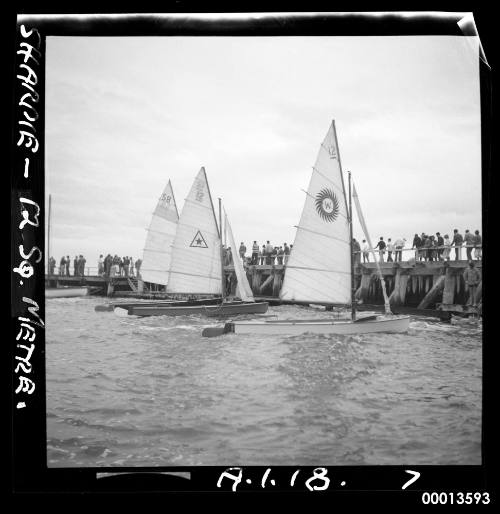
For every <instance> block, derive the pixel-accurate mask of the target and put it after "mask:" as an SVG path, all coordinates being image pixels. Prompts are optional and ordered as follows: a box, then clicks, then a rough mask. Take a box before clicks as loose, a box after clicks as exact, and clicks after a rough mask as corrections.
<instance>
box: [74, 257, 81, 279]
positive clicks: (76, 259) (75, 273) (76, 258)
mask: <svg viewBox="0 0 500 514" xmlns="http://www.w3.org/2000/svg"><path fill="white" fill-rule="evenodd" d="M79 274H80V273H78V255H75V258H74V259H73V276H75V277H77V276H78V275H79Z"/></svg>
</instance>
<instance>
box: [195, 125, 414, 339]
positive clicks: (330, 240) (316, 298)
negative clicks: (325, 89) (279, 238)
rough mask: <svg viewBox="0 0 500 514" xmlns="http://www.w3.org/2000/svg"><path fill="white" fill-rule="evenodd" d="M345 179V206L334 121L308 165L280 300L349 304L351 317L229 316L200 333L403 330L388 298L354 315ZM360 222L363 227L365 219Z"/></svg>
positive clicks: (402, 320)
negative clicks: (378, 311)
mask: <svg viewBox="0 0 500 514" xmlns="http://www.w3.org/2000/svg"><path fill="white" fill-rule="evenodd" d="M350 179H351V177H350V174H349V205H348V203H347V198H348V196H347V194H346V190H345V187H344V179H343V174H342V166H341V161H340V154H339V150H338V142H337V134H336V131H335V122H334V121H333V122H332V124H331V126H330V128H329V130H328V132H327V134H326V137H325V139H324V140H323V142H322V143H321V146H320V149H319V152H318V156H317V159H316V163H315V166H314V167H313V172H312V176H311V180H310V183H309V188H308V190H307V194H306V199H305V204H304V208H303V211H302V216H301V218H300V222H299V225H298V226H297V232H296V236H295V241H294V243H293V249H292V251H291V254H290V257H289V260H288V263H287V266H286V271H285V277H284V281H283V286H282V289H281V291H280V299H281V300H287V301H292V302H295V301H296V302H307V303H311V304H314V303H316V304H326V305H338V306H346V305H350V306H351V319H350V320H342V321H335V320H334V319H332V318H325V319H318V320H300V319H290V320H265V321H233V322H230V323H226V325H225V326H224V327H222V328H221V327H211V328H206V329H205V330H204V331H203V333H202V335H204V336H206V337H213V336H216V335H220V334H224V333H236V334H278V335H279V334H283V335H295V334H303V333H306V332H310V333H316V334H364V333H371V332H405V331H406V330H407V329H408V327H409V316H394V315H392V314H390V310H388V306H389V304H388V301H386V315H382V316H378V315H377V316H368V317H365V318H361V319H356V310H355V307H356V304H355V300H354V292H355V291H354V262H353V249H352V209H351V187H350V186H351V182H350ZM358 215H360V211H359V210H358ZM362 226H363V228H364V229H365V228H366V224H364V220H363V223H362ZM370 246H371V244H370ZM382 283H383V280H382ZM383 285H384V284H383ZM384 292H385V288H384Z"/></svg>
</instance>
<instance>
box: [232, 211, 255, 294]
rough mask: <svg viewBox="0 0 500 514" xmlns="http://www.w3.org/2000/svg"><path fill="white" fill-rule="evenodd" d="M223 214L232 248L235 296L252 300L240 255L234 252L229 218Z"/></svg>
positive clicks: (234, 244)
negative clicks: (235, 283)
mask: <svg viewBox="0 0 500 514" xmlns="http://www.w3.org/2000/svg"><path fill="white" fill-rule="evenodd" d="M224 214H225V232H226V234H227V237H228V239H229V247H230V248H232V249H233V252H234V253H233V263H234V271H235V273H236V280H237V283H238V285H237V287H236V296H238V297H239V298H241V299H242V300H243V301H244V302H254V301H255V299H254V297H253V293H252V289H251V288H250V284H249V283H248V278H247V274H246V273H245V270H244V269H243V264H242V262H241V259H240V256H239V255H238V254H236V252H235V250H236V248H237V247H236V243H235V242H234V236H233V231H232V230H231V225H230V224H229V220H228V218H227V214H226V213H225V212H224Z"/></svg>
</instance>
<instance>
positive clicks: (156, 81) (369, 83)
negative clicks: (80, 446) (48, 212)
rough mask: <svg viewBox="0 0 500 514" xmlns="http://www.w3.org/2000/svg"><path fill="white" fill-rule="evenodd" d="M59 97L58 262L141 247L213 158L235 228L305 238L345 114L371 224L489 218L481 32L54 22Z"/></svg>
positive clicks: (347, 157) (51, 108)
mask: <svg viewBox="0 0 500 514" xmlns="http://www.w3.org/2000/svg"><path fill="white" fill-rule="evenodd" d="M46 96H47V98H46V181H47V187H46V193H47V195H48V194H49V193H50V194H51V195H52V224H51V225H52V226H51V254H52V255H53V256H54V257H55V258H56V260H57V261H59V259H60V257H61V256H62V255H63V254H64V255H70V256H74V255H75V254H83V255H85V256H86V258H87V264H88V265H89V266H96V263H95V262H94V261H97V257H98V256H99V254H101V253H102V254H107V253H108V252H109V253H112V254H115V253H117V254H119V255H132V256H133V257H134V258H138V257H140V256H141V257H142V249H143V246H144V241H145V235H146V232H145V228H146V227H147V226H148V225H149V222H150V217H151V213H152V211H153V209H154V207H155V205H156V201H157V199H158V197H159V195H160V194H161V192H162V191H163V188H164V186H165V184H166V182H167V181H168V180H169V179H171V181H172V185H173V188H174V194H175V196H176V200H177V204H178V207H179V211H181V209H182V205H183V200H184V198H185V196H186V195H187V193H188V191H189V188H190V187H191V184H192V181H193V180H194V177H195V175H196V174H197V172H198V170H199V169H200V167H201V166H205V169H206V172H207V176H208V180H209V184H210V187H211V192H212V198H213V199H214V203H217V198H218V197H222V198H223V202H224V206H225V208H226V210H227V212H228V215H229V216H230V221H231V225H232V228H233V231H234V234H235V239H236V240H237V243H239V242H240V241H245V243H246V245H247V247H248V248H249V247H250V246H251V243H252V241H253V240H257V241H258V242H259V243H260V244H261V245H262V244H263V243H264V242H265V241H266V240H268V239H269V240H270V241H271V242H272V243H274V244H277V245H281V244H283V242H284V241H286V242H288V243H290V242H293V238H294V234H295V229H294V225H296V224H297V223H298V221H299V217H300V214H301V211H302V206H303V202H304V193H303V191H302V189H305V188H307V185H308V183H309V179H310V173H311V166H312V165H313V164H314V162H315V159H316V154H317V151H318V148H319V145H320V143H321V141H322V140H323V138H324V136H325V134H326V132H327V130H328V127H329V124H330V123H331V120H332V119H335V122H336V127H337V135H338V140H339V146H340V155H341V159H342V165H343V169H344V170H351V171H352V174H353V179H354V182H355V184H356V189H357V191H358V194H359V197H360V201H361V204H362V207H363V209H364V214H365V218H366V221H367V224H368V227H369V229H370V231H371V236H372V239H374V240H376V239H378V237H380V236H384V237H385V238H387V237H392V238H393V240H394V239H395V238H397V237H406V238H407V239H409V240H410V241H409V242H411V238H412V237H413V234H414V233H415V232H419V233H420V232H422V231H425V232H427V233H435V232H436V231H440V232H441V233H450V234H451V233H452V232H453V229H454V228H459V229H460V230H462V231H463V230H465V229H466V228H469V229H470V230H475V229H481V148H480V137H481V128H480V104H479V65H478V42H477V40H475V39H474V38H464V37H445V36H439V37H438V36H435V37H429V36H419V37H308V38H304V37H287V38H285V37H282V38H277V37H268V38H262V37H258V38H246V37H245V38H240V37H239V38H222V37H211V38H208V37H192V38H188V37H184V38H181V37H172V38H169V37H163V38H158V37H151V38H145V37H137V38H134V37H129V38H114V37H109V38H98V37H94V38H90V37H85V38H84V37H50V38H48V39H47V77H46ZM215 207H216V208H217V205H215ZM355 221H356V222H355V226H354V236H355V237H357V238H358V239H362V234H361V229H360V227H359V225H358V224H357V220H355Z"/></svg>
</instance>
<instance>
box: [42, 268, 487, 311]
mask: <svg viewBox="0 0 500 514" xmlns="http://www.w3.org/2000/svg"><path fill="white" fill-rule="evenodd" d="M474 262H475V267H476V268H477V269H478V270H479V271H480V272H481V271H482V263H481V261H474ZM467 266H468V261H466V260H459V261H434V262H425V261H416V262H415V261H402V262H401V261H400V262H384V263H381V264H380V268H381V271H382V275H383V277H384V281H385V284H386V291H387V294H388V295H389V301H390V304H391V306H394V307H396V306H406V307H415V308H418V309H441V310H448V311H453V312H467V311H471V309H472V308H471V307H467V305H466V304H467V301H468V298H467V290H466V286H465V282H464V279H463V272H464V271H465V269H466V268H467ZM285 269H286V266H285V265H282V264H276V265H272V264H269V265H255V266H254V265H250V266H247V267H246V272H247V277H248V281H249V283H250V286H251V288H252V291H253V293H254V295H255V297H256V298H259V299H260V298H265V299H266V300H269V301H270V302H271V303H272V304H279V303H285V302H281V301H280V300H279V291H280V289H281V286H282V283H283V277H284V273H285ZM225 274H226V280H227V283H228V291H230V292H231V293H233V294H234V292H235V290H236V276H235V273H234V267H233V266H232V265H231V266H226V267H225ZM45 282H46V286H47V287H58V286H76V285H78V286H88V287H91V288H92V289H91V292H92V293H93V294H101V295H106V296H113V297H140V298H159V297H164V296H165V295H166V292H165V288H164V286H159V285H155V284H149V283H147V282H143V281H142V280H140V279H137V278H136V277H125V276H115V277H103V276H95V275H85V276H83V277H82V276H73V275H72V276H64V275H46V277H45ZM355 284H356V300H357V301H358V303H359V304H360V305H364V304H370V305H383V303H384V301H383V294H382V287H381V283H380V279H379V275H378V271H377V266H376V264H375V263H373V262H371V263H365V264H358V265H356V266H355ZM481 299H482V281H481V282H480V284H479V286H478V288H477V292H476V298H475V301H474V303H475V304H476V305H478V307H479V309H480V308H481ZM286 303H291V302H286ZM472 310H475V309H472Z"/></svg>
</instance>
